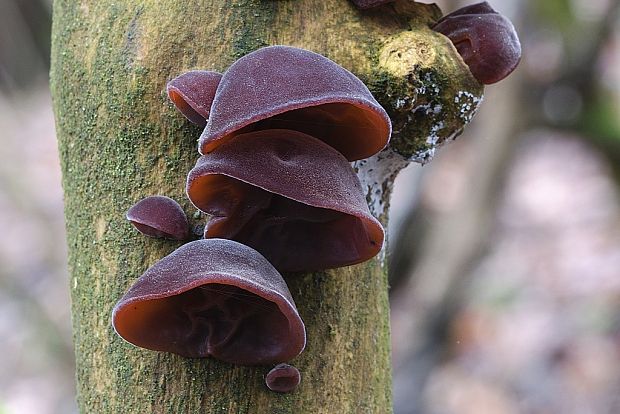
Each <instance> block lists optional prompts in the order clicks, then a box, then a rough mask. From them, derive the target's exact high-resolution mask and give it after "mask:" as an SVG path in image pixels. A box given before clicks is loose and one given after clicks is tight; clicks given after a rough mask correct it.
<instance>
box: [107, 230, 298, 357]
mask: <svg viewBox="0 0 620 414" xmlns="http://www.w3.org/2000/svg"><path fill="white" fill-rule="evenodd" d="M112 324H113V326H114V329H115V330H116V332H117V333H118V334H119V335H120V336H121V337H122V338H123V339H125V340H126V341H128V342H130V343H132V344H134V345H136V346H139V347H142V348H147V349H152V350H155V351H165V352H174V353H176V354H179V355H182V356H186V357H208V356H211V357H213V358H217V359H220V360H223V361H227V362H230V363H233V364H239V365H261V364H273V363H279V362H283V361H288V360H290V359H291V358H293V357H295V356H297V355H298V354H299V353H300V352H301V351H302V350H303V349H304V346H305V343H306V334H305V328H304V324H303V322H302V320H301V318H300V317H299V314H298V313H297V309H296V307H295V302H294V301H293V298H292V297H291V294H290V292H289V290H288V288H287V286H286V283H285V282H284V279H282V276H281V275H280V274H279V273H278V271H277V270H276V269H274V267H273V266H272V265H271V264H270V263H269V262H268V261H267V260H266V259H265V258H264V257H263V256H261V255H260V254H259V253H258V252H257V251H255V250H253V249H251V248H249V247H247V246H244V245H242V244H240V243H236V242H234V241H231V240H221V239H209V240H197V241H193V242H190V243H187V244H185V245H183V246H181V247H180V248H178V249H177V250H175V251H174V252H173V253H171V254H170V255H168V256H166V257H164V258H163V259H161V260H160V261H158V262H157V263H155V264H154V265H153V266H152V267H150V268H149V269H148V270H147V271H146V272H145V273H144V274H143V275H142V276H141V277H140V278H139V279H138V280H137V281H136V283H134V285H133V286H132V287H131V288H130V289H129V291H128V292H127V293H126V294H125V296H123V297H122V298H121V300H120V301H119V302H118V303H117V304H116V306H115V307H114V310H113V313H112Z"/></svg>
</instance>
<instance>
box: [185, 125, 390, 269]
mask: <svg viewBox="0 0 620 414" xmlns="http://www.w3.org/2000/svg"><path fill="white" fill-rule="evenodd" d="M187 195H188V197H189V199H190V200H191V201H192V203H193V204H194V205H195V206H196V207H197V208H198V209H200V210H202V211H204V212H205V213H208V214H210V215H212V216H213V217H212V218H211V219H210V220H209V222H208V223H207V226H206V227H205V238H209V237H221V238H227V239H232V240H236V241H239V242H240V243H243V244H247V245H248V246H251V247H252V248H254V249H256V250H258V251H259V252H261V253H262V254H263V255H264V256H265V257H266V258H267V259H268V260H269V261H270V262H271V263H273V265H274V266H275V267H276V268H277V269H279V270H281V271H285V270H286V271H309V270H320V269H327V268H334V267H340V266H347V265H351V264H355V263H360V262H363V261H366V260H368V259H370V258H371V257H373V256H374V255H376V254H377V253H378V252H379V250H381V246H382V245H383V237H384V235H383V228H382V227H381V224H380V223H379V222H378V221H377V220H376V219H375V218H374V217H373V216H372V215H371V214H370V211H369V210H368V205H367V204H366V198H365V195H364V193H363V191H362V188H361V185H360V183H359V180H358V179H357V176H356V175H355V172H354V171H353V169H352V168H351V165H350V164H349V163H348V162H347V160H346V158H344V157H343V156H342V155H341V154H340V153H339V152H338V151H336V150H334V149H333V148H332V147H330V146H328V145H326V144H325V143H323V142H322V141H319V140H318V139H316V138H313V137H311V136H309V135H306V134H304V133H301V132H297V131H291V130H285V129H273V130H265V131H256V132H251V133H247V134H242V135H238V136H235V137H232V138H230V139H228V140H226V142H224V143H223V144H222V145H220V146H219V147H218V148H217V149H215V150H214V151H212V152H210V153H208V154H206V155H203V156H202V157H200V159H199V160H198V162H197V163H196V166H195V167H194V168H193V169H192V171H190V173H189V175H188V177H187Z"/></svg>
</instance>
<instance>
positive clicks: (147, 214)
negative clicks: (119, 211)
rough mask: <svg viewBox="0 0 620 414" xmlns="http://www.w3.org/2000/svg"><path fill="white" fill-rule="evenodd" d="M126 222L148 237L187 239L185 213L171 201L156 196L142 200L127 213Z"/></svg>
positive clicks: (164, 197) (187, 225) (187, 226)
mask: <svg viewBox="0 0 620 414" xmlns="http://www.w3.org/2000/svg"><path fill="white" fill-rule="evenodd" d="M126 217H127V220H129V221H130V222H131V224H133V225H134V227H135V228H136V229H138V231H139V232H140V233H142V234H144V235H147V236H149V237H161V238H165V239H172V240H187V239H188V238H189V223H188V221H187V216H186V215H185V212H184V211H183V209H182V208H181V206H180V205H179V203H177V202H176V201H174V200H173V199H171V198H169V197H166V196H161V195H156V196H149V197H146V198H143V199H142V200H140V201H138V202H137V203H136V204H134V205H133V206H132V207H131V208H130V209H129V210H128V211H127V216H126Z"/></svg>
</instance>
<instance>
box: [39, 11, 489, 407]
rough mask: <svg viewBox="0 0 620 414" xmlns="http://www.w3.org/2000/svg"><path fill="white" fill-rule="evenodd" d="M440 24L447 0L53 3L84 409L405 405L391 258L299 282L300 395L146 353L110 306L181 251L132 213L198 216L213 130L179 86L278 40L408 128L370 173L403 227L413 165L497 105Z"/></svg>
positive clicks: (221, 368)
mask: <svg viewBox="0 0 620 414" xmlns="http://www.w3.org/2000/svg"><path fill="white" fill-rule="evenodd" d="M440 15H441V14H440V11H439V9H438V8H437V7H436V6H434V5H432V6H429V5H424V4H416V3H413V2H411V1H402V0H400V1H398V2H397V3H394V4H390V5H387V6H383V7H380V8H378V9H375V10H371V11H364V12H362V11H359V10H357V9H356V8H355V7H353V6H352V4H351V3H349V2H348V1H345V0H280V1H258V0H238V1H235V2H229V1H224V0H212V1H199V0H160V1H151V0H142V1H130V0H96V1H95V0H83V1H80V2H76V1H68V0H57V1H55V4H54V24H53V44H52V72H51V78H52V94H53V99H54V107H55V113H56V122H57V133H58V140H59V149H60V154H61V162H62V169H63V186H64V191H65V214H66V221H67V238H68V244H69V267H70V273H71V294H72V301H73V304H72V312H73V327H74V335H75V346H76V358H77V388H78V404H79V407H80V409H81V411H82V412H84V413H116V412H129V413H151V412H152V413H164V412H165V413H186V412H205V413H248V412H251V413H387V412H391V387H390V384H391V380H390V360H389V323H388V313H389V311H388V309H389V308H388V301H387V281H386V268H385V266H384V264H383V257H378V258H376V259H373V260H371V261H368V262H366V263H363V264H360V265H357V266H352V267H348V268H342V269H336V270H330V271H325V272H317V273H313V274H298V275H287V281H288V283H289V286H290V289H291V293H292V294H293V297H294V299H295V301H296V302H297V304H298V307H299V311H300V314H301V316H302V318H303V319H304V321H305V323H306V329H307V334H308V344H307V347H306V350H305V351H304V353H302V354H301V355H300V356H299V357H297V358H296V359H295V360H294V361H293V364H295V365H296V366H297V367H298V368H299V369H300V371H301V372H302V376H303V379H302V384H301V385H300V387H299V388H298V389H297V391H296V392H294V393H292V394H285V395H281V394H276V393H272V392H270V391H268V390H267V389H266V387H265V386H264V381H263V375H264V374H265V373H266V371H267V369H268V368H266V367H258V368H257V367H253V368H248V367H237V366H232V365H230V364H226V363H222V362H218V361H215V360H212V359H187V358H182V357H179V356H176V355H171V354H167V353H159V352H151V351H146V350H143V349H139V348H135V347H133V346H131V345H129V344H127V343H126V342H124V341H122V340H121V339H120V338H119V337H118V336H117V335H116V334H115V333H114V331H113V329H112V328H111V326H110V312H111V309H112V306H113V305H114V303H115V302H116V301H117V300H118V299H119V298H120V297H121V296H122V294H123V293H124V292H125V291H126V290H127V288H128V287H129V286H130V285H131V284H132V283H133V282H134V281H135V279H136V278H137V277H138V276H139V275H140V274H141V273H143V272H144V270H146V268H147V267H149V266H150V265H152V264H153V263H154V262H155V261H157V260H158V259H160V258H161V257H163V256H164V255H166V254H168V253H170V252H171V251H172V250H174V249H175V248H176V247H178V244H175V243H172V242H169V241H159V240H154V239H147V238H145V237H143V236H141V235H139V234H138V233H137V232H136V231H134V230H133V229H132V228H131V226H130V225H129V224H128V222H127V221H126V220H125V218H124V215H125V212H126V211H127V209H128V208H129V207H130V206H131V205H132V204H133V203H135V202H136V201H137V200H139V199H141V198H143V197H145V196H147V195H152V194H165V195H168V196H171V197H173V198H175V199H176V200H178V201H180V202H181V204H182V205H183V207H184V208H185V210H186V211H187V212H190V215H191V214H192V213H194V212H195V209H194V208H193V207H192V206H191V204H190V203H189V201H188V200H186V199H185V197H184V184H185V176H186V174H187V172H188V171H189V170H190V168H191V167H192V166H193V164H194V162H195V160H196V159H197V157H198V153H197V151H196V139H197V137H198V136H199V134H200V131H199V129H198V128H196V127H194V126H191V125H189V123H188V122H187V121H185V119H184V118H183V117H182V116H181V115H180V114H179V113H177V112H176V110H175V109H174V108H173V107H172V105H171V104H170V103H168V100H167V97H166V94H165V85H166V82H167V81H168V80H169V79H171V78H172V77H174V76H176V75H178V74H180V73H182V72H184V71H186V70H189V69H198V68H200V69H211V70H218V71H224V70H225V69H226V68H227V67H228V66H229V65H230V64H231V63H232V62H234V61H235V60H236V59H238V58H239V57H241V56H243V55H245V54H246V53H248V52H250V51H252V50H254V49H256V48H259V47H262V46H265V45H272V44H287V45H293V46H298V47H303V48H306V49H310V50H313V51H315V52H318V53H321V54H323V55H326V56H327V57H329V58H331V59H332V60H334V61H336V62H337V63H339V64H341V65H343V66H344V67H346V68H347V69H349V70H351V71H352V72H353V73H355V74H356V75H358V76H359V77H360V78H362V80H364V81H365V82H366V83H367V84H368V85H369V87H370V88H371V91H372V92H373V93H374V94H375V96H376V97H377V98H378V99H379V101H380V102H381V104H382V105H384V106H385V107H386V109H387V110H388V112H389V113H390V116H391V117H392V120H393V122H394V129H395V133H394V135H393V139H392V143H391V147H390V148H389V149H387V150H385V151H383V152H382V153H381V154H380V155H379V156H375V157H373V158H371V159H370V160H365V161H361V162H358V163H357V164H356V168H357V170H358V172H359V176H360V179H361V180H362V182H363V184H364V186H365V189H366V190H367V191H368V200H369V202H370V204H371V208H372V211H373V213H374V214H376V215H377V216H379V217H380V219H381V220H382V221H383V223H384V224H387V214H386V211H387V200H388V197H389V190H390V188H391V181H392V179H393V178H394V175H395V174H396V172H397V171H398V169H399V168H402V167H403V166H404V165H405V164H406V163H407V162H408V161H409V160H411V159H416V160H419V161H423V160H426V159H428V158H430V156H431V155H432V151H433V150H434V147H435V146H437V145H439V144H441V143H442V142H443V141H444V140H448V139H451V138H453V137H455V136H456V135H458V133H459V132H460V130H461V129H462V127H463V125H464V124H465V123H467V122H468V121H469V119H470V118H471V116H472V115H473V113H474V111H475V109H476V106H477V104H478V102H479V101H480V98H481V92H482V88H481V86H480V85H479V84H478V83H477V82H476V81H475V80H474V79H473V78H472V76H471V74H470V73H469V71H468V70H467V68H466V66H465V65H464V64H463V62H462V60H461V59H460V58H459V57H458V55H457V54H456V51H455V49H454V48H453V47H452V45H451V44H450V43H449V41H448V40H447V39H446V38H445V37H443V36H441V35H438V34H436V33H434V32H432V31H431V30H430V29H429V28H428V26H429V24H430V23H432V22H433V21H435V20H436V19H437V18H438V17H439V16H440ZM193 218H194V222H195V224H197V223H199V222H200V221H203V222H204V217H201V216H200V215H199V214H194V216H193ZM380 256H381V255H380Z"/></svg>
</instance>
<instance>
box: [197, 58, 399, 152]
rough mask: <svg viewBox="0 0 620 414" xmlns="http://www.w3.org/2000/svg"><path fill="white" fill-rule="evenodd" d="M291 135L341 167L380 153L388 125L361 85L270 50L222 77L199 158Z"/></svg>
mask: <svg viewBox="0 0 620 414" xmlns="http://www.w3.org/2000/svg"><path fill="white" fill-rule="evenodd" d="M278 128H281V129H292V130H296V131H300V132H304V133H306V134H309V135H312V136H313V137H316V138H319V139H321V140H322V141H324V142H326V143H327V144H329V145H331V146H332V147H334V148H335V149H337V150H338V151H340V152H341V153H342V154H343V155H344V156H345V157H346V158H347V159H348V160H350V161H353V160H358V159H362V158H367V157H369V156H371V155H373V154H375V153H377V152H379V151H380V150H381V149H382V148H383V147H385V146H386V144H387V142H388V140H389V137H390V133H391V123H390V119H389V117H388V115H387V113H386V112H385V110H384V109H383V108H382V107H381V105H379V103H377V101H376V100H375V98H374V97H373V96H372V94H371V93H370V91H369V90H368V88H367V87H366V85H364V83H363V82H362V81H361V80H359V79H358V78H357V77H356V76H355V75H353V74H352V73H351V72H349V71H348V70H346V69H344V68H343V67H341V66H340V65H338V64H336V63H334V62H332V61H331V60H329V59H327V58H326V57H324V56H321V55H319V54H317V53H314V52H310V51H308V50H304V49H298V48H294V47H289V46H271V47H265V48H262V49H259V50H257V51H255V52H252V53H250V54H248V55H246V56H244V57H242V58H241V59H239V60H237V61H236V62H235V63H234V64H233V65H232V66H230V68H228V70H227V71H226V72H225V73H224V75H223V77H222V80H221V82H220V83H219V86H218V88H217V92H216V94H215V98H214V100H213V109H212V111H211V117H210V118H209V122H208V123H207V127H206V128H205V130H204V131H203V133H202V135H201V137H200V142H199V150H200V153H201V154H207V153H209V152H211V151H213V150H214V149H215V148H216V147H217V146H219V145H221V144H222V143H223V142H225V140H226V139H227V138H231V137H233V136H235V135H238V134H242V133H245V132H250V131H257V130H265V129H278Z"/></svg>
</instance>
